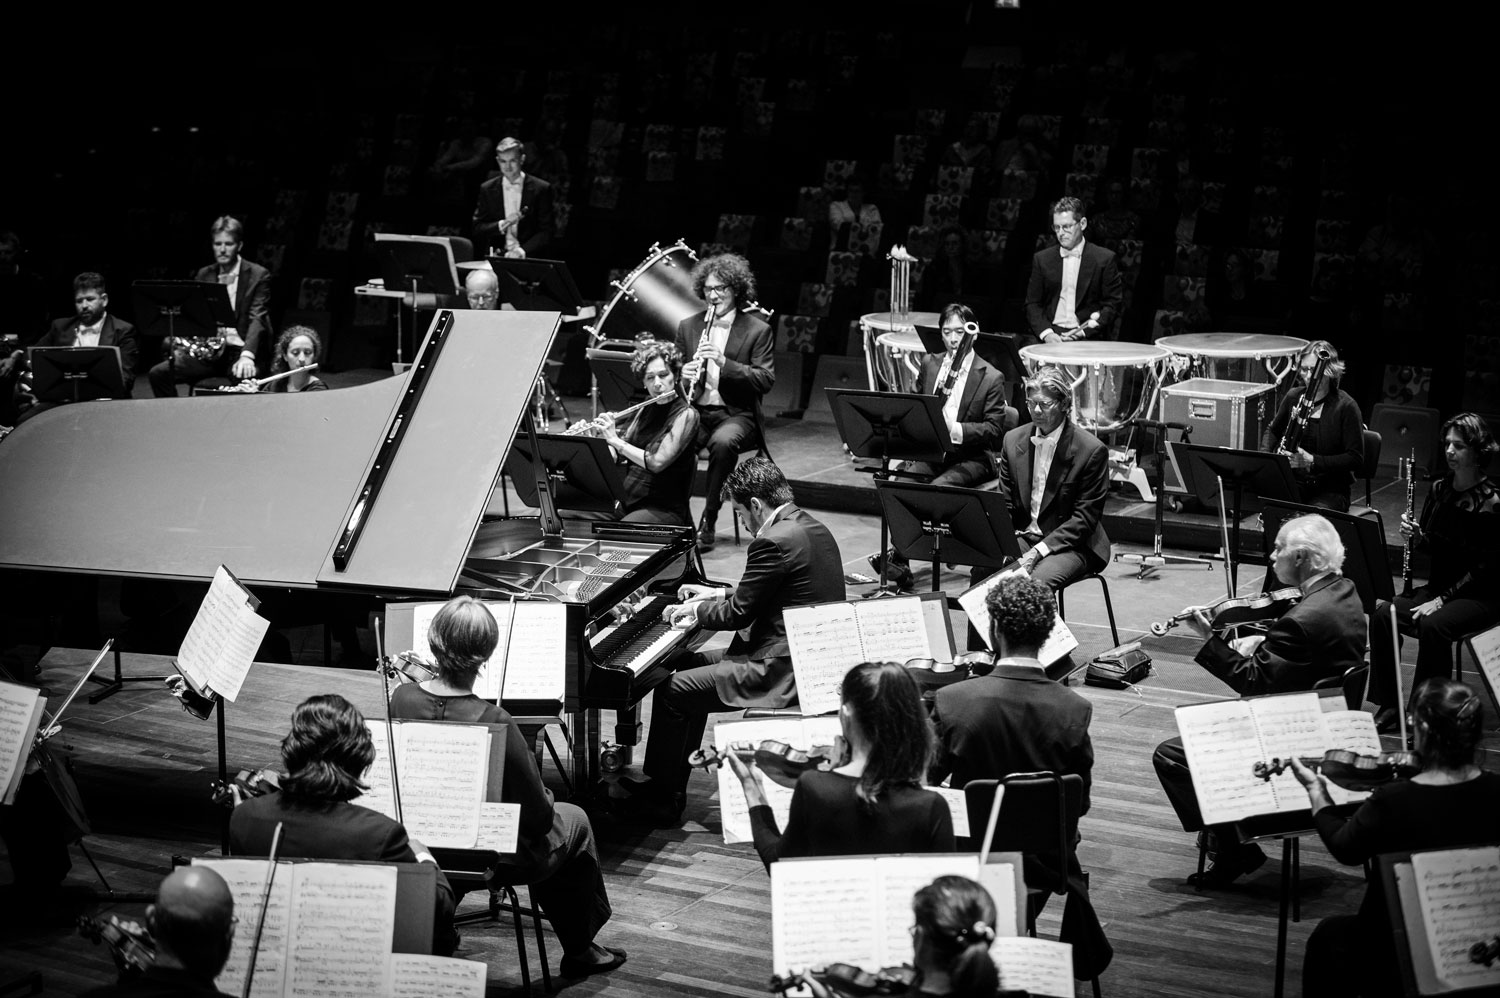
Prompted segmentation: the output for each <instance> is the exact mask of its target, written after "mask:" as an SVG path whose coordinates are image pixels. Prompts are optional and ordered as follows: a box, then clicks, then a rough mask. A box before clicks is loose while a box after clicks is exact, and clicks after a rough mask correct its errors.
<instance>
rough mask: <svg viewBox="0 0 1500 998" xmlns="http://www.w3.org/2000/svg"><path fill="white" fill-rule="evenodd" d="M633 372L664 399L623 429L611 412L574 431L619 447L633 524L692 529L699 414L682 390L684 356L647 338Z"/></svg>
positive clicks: (654, 394)
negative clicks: (690, 499) (679, 385)
mask: <svg viewBox="0 0 1500 998" xmlns="http://www.w3.org/2000/svg"><path fill="white" fill-rule="evenodd" d="M630 370H631V371H632V372H633V373H634V374H635V375H636V377H638V378H640V379H641V382H642V384H644V385H645V386H646V391H647V393H649V394H650V396H651V397H652V398H658V399H662V400H663V401H662V402H660V403H658V404H657V405H649V406H646V407H645V408H644V409H641V410H639V411H637V412H636V413H635V415H633V416H631V417H630V418H629V419H628V421H626V422H625V423H624V424H623V426H622V425H619V424H617V423H616V422H615V419H614V417H613V415H612V414H611V413H607V412H606V413H604V414H603V415H601V416H600V417H599V418H598V419H595V420H593V421H592V422H583V421H580V422H578V423H575V424H574V425H573V426H572V427H571V428H570V432H582V431H585V430H586V431H587V432H589V433H591V434H593V435H594V436H597V437H601V438H602V439H604V440H605V441H606V442H608V443H609V445H610V447H611V448H613V449H614V452H615V454H616V455H617V456H618V458H619V461H620V462H621V463H622V464H623V465H624V471H625V494H626V497H627V498H626V505H625V514H624V516H623V517H621V519H624V520H627V521H630V522H632V523H669V524H673V525H675V526H684V527H688V526H692V523H693V516H692V513H691V511H689V509H688V497H689V496H690V495H691V494H692V489H693V472H694V471H695V470H697V456H696V453H695V451H694V447H693V440H694V438H695V436H696V435H697V433H698V410H697V409H695V408H693V406H692V404H691V403H689V402H688V401H687V400H686V399H684V398H683V397H682V396H681V395H680V394H678V392H677V382H678V379H679V378H680V376H681V375H682V352H681V351H680V350H678V349H677V346H676V344H673V343H666V342H663V341H661V340H648V341H646V342H645V343H642V344H641V345H640V346H639V347H637V348H636V351H635V355H634V356H633V357H631V359H630Z"/></svg>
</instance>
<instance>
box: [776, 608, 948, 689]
mask: <svg viewBox="0 0 1500 998" xmlns="http://www.w3.org/2000/svg"><path fill="white" fill-rule="evenodd" d="M939 595H940V594H939ZM782 618H783V619H784V620H785V621H786V638H787V643H788V644H789V645H790V646H791V655H792V672H793V673H795V675H796V677H797V701H798V703H799V704H800V705H801V709H802V712H803V713H804V714H829V713H833V712H835V711H837V710H838V709H839V686H840V685H841V684H842V683H843V681H844V675H845V674H846V673H847V672H848V671H849V670H850V669H852V668H853V667H854V666H856V665H859V664H860V663H861V662H906V661H907V660H909V659H913V658H933V659H936V660H938V661H939V662H948V661H952V659H953V638H952V633H951V631H950V630H949V627H948V610H947V606H946V603H945V602H944V600H942V599H936V600H932V599H924V598H923V597H920V596H901V597H896V598H892V599H871V600H854V601H849V602H839V603H818V604H814V605H811V606H797V607H787V608H786V609H785V610H784V611H782Z"/></svg>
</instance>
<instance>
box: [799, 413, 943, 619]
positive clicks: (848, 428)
mask: <svg viewBox="0 0 1500 998" xmlns="http://www.w3.org/2000/svg"><path fill="white" fill-rule="evenodd" d="M824 390H825V391H826V392H827V393H828V404H829V407H830V408H832V410H833V421H834V424H835V425H836V426H837V427H838V431H839V437H840V438H841V439H842V440H843V441H844V446H845V447H848V448H849V453H851V454H853V455H854V456H855V457H863V458H875V459H877V460H878V461H880V468H879V469H878V470H875V471H874V475H875V482H876V484H877V485H878V484H879V483H880V482H882V481H886V480H888V479H889V478H890V477H891V467H890V463H891V461H899V460H906V461H934V462H935V461H941V460H942V457H943V455H944V454H946V453H948V452H950V451H952V450H953V441H952V440H951V439H950V438H949V436H948V424H947V423H946V422H944V420H943V400H942V399H941V398H939V397H938V396H936V395H920V394H908V393H905V392H874V391H867V390H865V389H859V388H827V389H824ZM887 536H888V530H887V523H886V518H885V508H884V506H882V507H881V513H880V552H881V555H882V560H881V567H880V588H879V589H878V590H877V592H881V593H884V592H886V591H887V590H886V576H887V575H888V573H889V566H888V565H887V564H886V562H888V561H889V560H890V559H888V558H885V557H884V555H885V551H886V538H887ZM936 577H937V574H936V572H934V573H933V578H934V584H935V583H936Z"/></svg>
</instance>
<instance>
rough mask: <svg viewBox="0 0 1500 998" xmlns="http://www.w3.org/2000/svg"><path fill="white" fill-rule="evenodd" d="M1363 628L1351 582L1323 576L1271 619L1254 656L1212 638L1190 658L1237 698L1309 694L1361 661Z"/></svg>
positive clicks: (1341, 577)
mask: <svg viewBox="0 0 1500 998" xmlns="http://www.w3.org/2000/svg"><path fill="white" fill-rule="evenodd" d="M1365 628H1366V621H1365V614H1364V607H1363V605H1362V604H1361V603H1360V601H1359V592H1358V590H1357V589H1356V588H1355V586H1354V583H1353V582H1351V581H1350V580H1348V579H1346V578H1344V577H1343V576H1342V575H1325V576H1324V577H1323V578H1321V579H1319V580H1317V581H1316V582H1314V583H1313V584H1312V586H1311V587H1310V588H1309V589H1308V591H1307V594H1306V595H1305V596H1303V597H1302V599H1301V600H1300V601H1299V602H1297V603H1295V604H1293V605H1292V608H1291V609H1290V610H1288V611H1287V612H1286V613H1284V614H1282V615H1281V616H1280V617H1278V618H1277V619H1276V622H1275V623H1273V624H1272V625H1271V627H1270V629H1269V630H1267V631H1266V639H1265V640H1264V641H1262V642H1261V643H1260V646H1259V647H1257V648H1256V649H1255V653H1254V654H1253V655H1241V654H1240V653H1239V652H1237V651H1235V650H1234V649H1233V648H1232V647H1230V645H1229V643H1228V642H1227V641H1225V640H1224V639H1223V638H1222V637H1220V636H1219V635H1215V636H1214V637H1212V638H1210V639H1209V640H1208V641H1207V642H1206V643H1205V644H1204V645H1203V647H1202V648H1200V649H1198V654H1197V656H1196V657H1195V660H1196V661H1197V663H1198V664H1199V665H1201V666H1203V667H1204V668H1205V669H1207V670H1208V671H1209V672H1211V673H1213V674H1214V675H1215V676H1218V677H1219V678H1220V679H1222V680H1223V681H1224V682H1226V683H1228V684H1229V686H1230V688H1231V689H1233V690H1234V691H1235V692H1236V693H1238V694H1240V695H1241V696H1256V695H1259V694H1262V693H1293V692H1298V691H1301V690H1310V689H1312V686H1313V684H1314V683H1316V682H1317V681H1318V680H1320V679H1327V678H1330V677H1334V676H1342V675H1343V674H1344V673H1345V672H1346V671H1348V669H1349V668H1350V667H1351V666H1355V665H1361V664H1363V663H1364V660H1365Z"/></svg>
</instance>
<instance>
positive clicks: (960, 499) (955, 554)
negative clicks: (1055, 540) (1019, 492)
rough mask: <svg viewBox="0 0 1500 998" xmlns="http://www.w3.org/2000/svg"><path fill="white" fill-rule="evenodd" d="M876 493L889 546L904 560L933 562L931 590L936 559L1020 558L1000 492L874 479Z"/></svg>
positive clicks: (998, 561) (978, 562) (985, 561)
mask: <svg viewBox="0 0 1500 998" xmlns="http://www.w3.org/2000/svg"><path fill="white" fill-rule="evenodd" d="M875 494H876V495H877V496H879V498H880V515H881V518H882V521H881V522H882V524H884V523H886V522H888V523H889V524H890V533H891V545H892V546H893V547H895V549H896V550H897V551H899V552H901V554H903V555H905V556H906V557H907V558H908V559H909V560H919V561H930V562H932V591H933V592H937V588H938V565H939V564H940V563H944V562H946V563H950V564H955V565H972V566H975V567H977V568H1003V567H1004V566H1006V565H1008V564H1010V563H1011V562H1012V561H1014V560H1016V559H1017V558H1019V557H1021V546H1020V544H1018V543H1017V542H1016V531H1015V528H1014V527H1013V526H1012V525H1011V522H1010V510H1009V509H1007V508H1006V503H1005V496H1004V495H1003V494H1001V493H1000V492H991V491H989V490H987V489H961V488H957V487H955V486H950V485H923V484H919V483H916V482H892V481H885V480H879V479H877V480H876V482H875Z"/></svg>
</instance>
